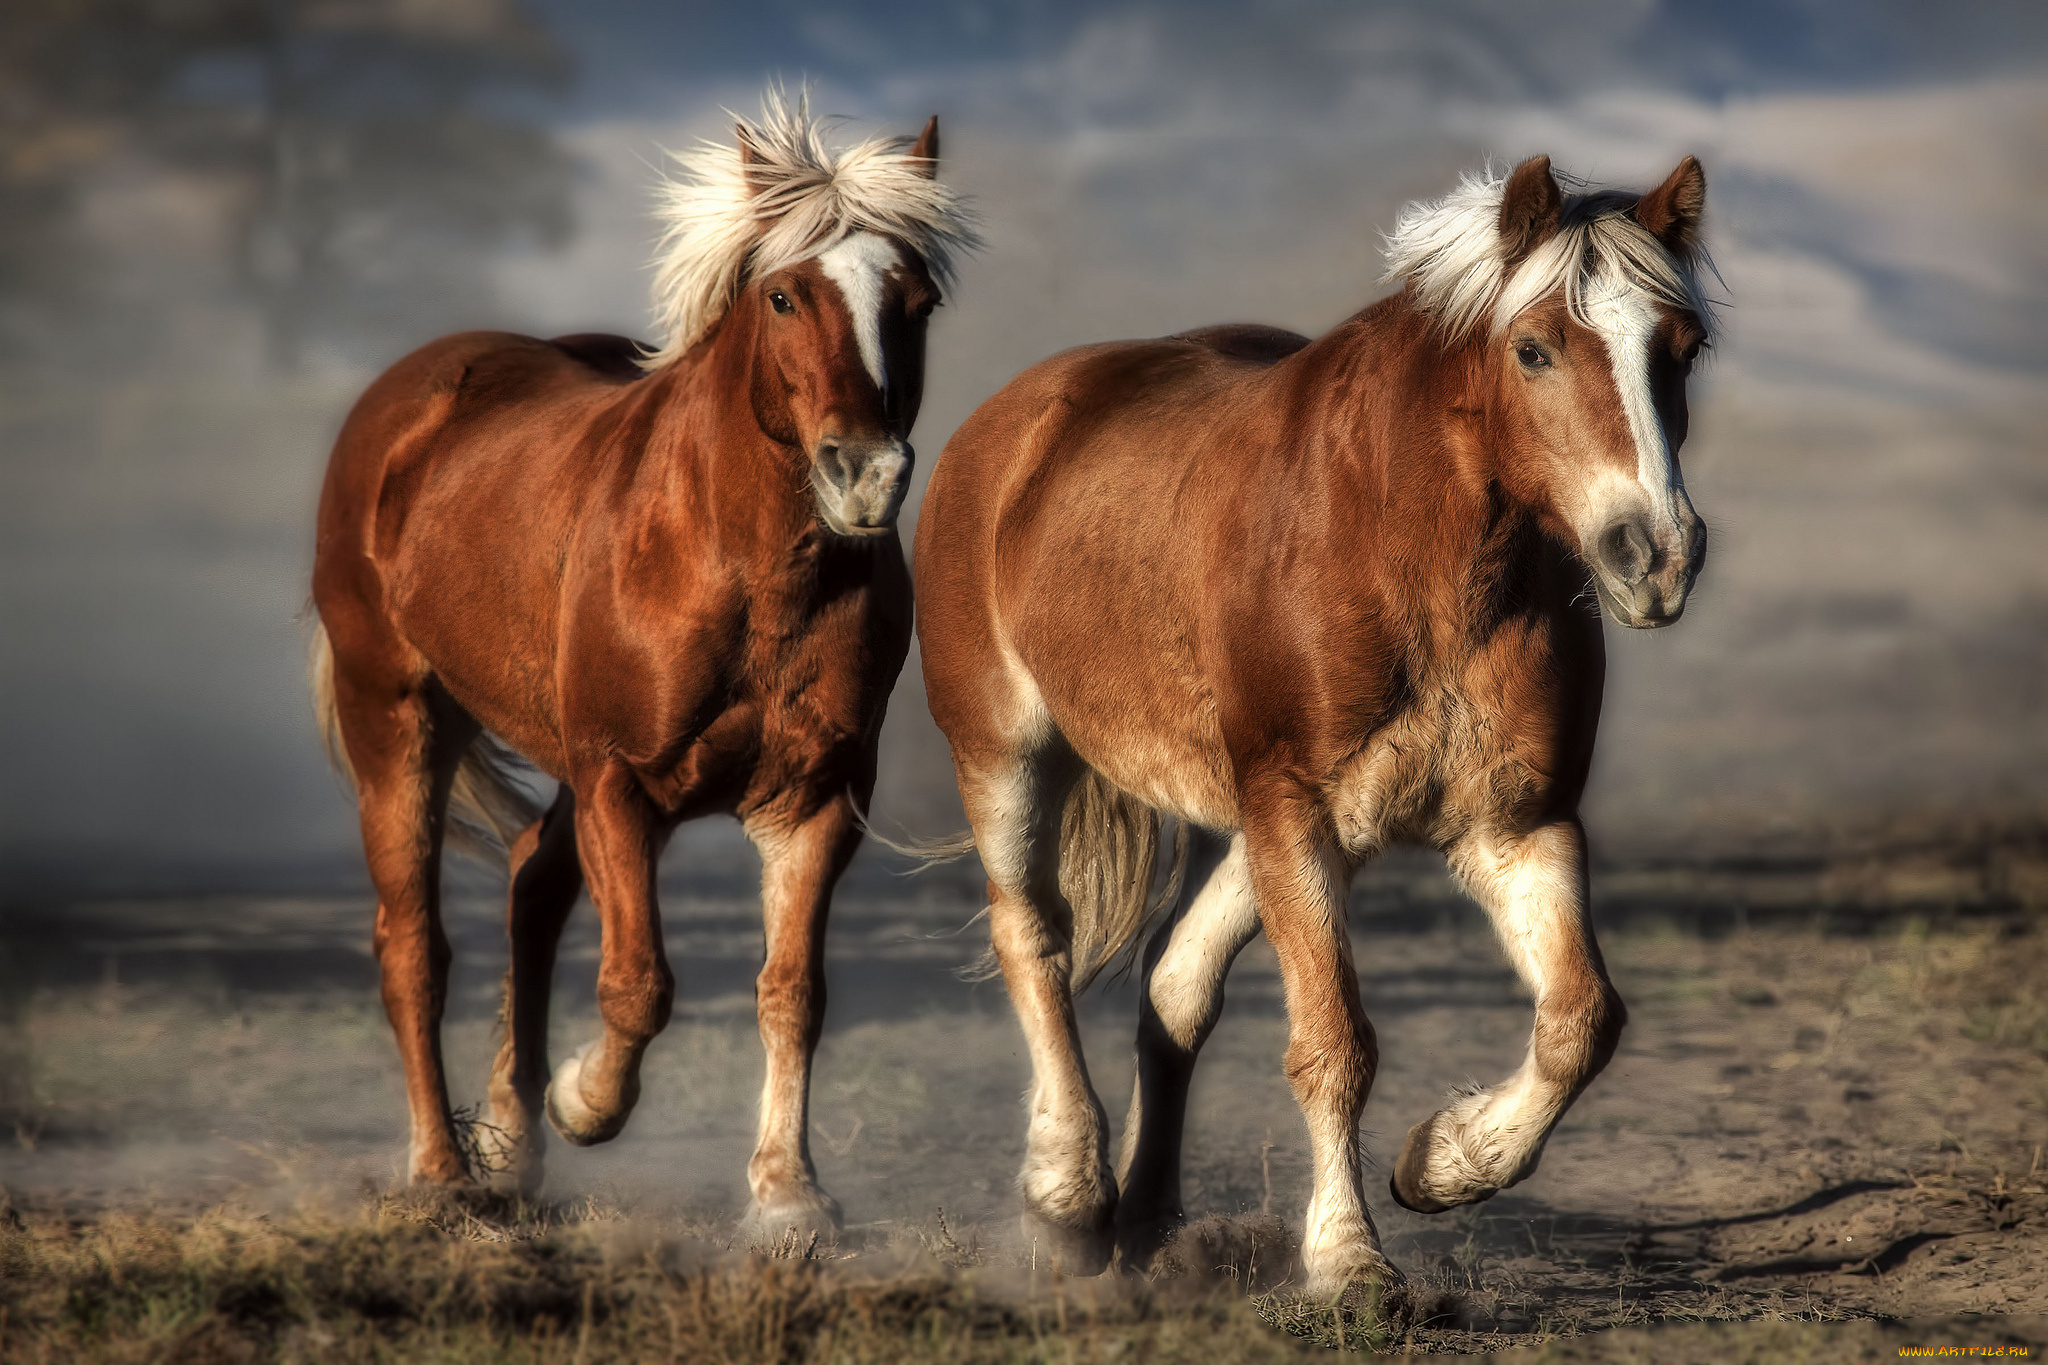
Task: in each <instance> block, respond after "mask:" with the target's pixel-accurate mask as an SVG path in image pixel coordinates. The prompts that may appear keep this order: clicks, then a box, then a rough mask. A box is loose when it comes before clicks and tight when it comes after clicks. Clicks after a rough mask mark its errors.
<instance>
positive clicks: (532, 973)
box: [486, 785, 583, 1195]
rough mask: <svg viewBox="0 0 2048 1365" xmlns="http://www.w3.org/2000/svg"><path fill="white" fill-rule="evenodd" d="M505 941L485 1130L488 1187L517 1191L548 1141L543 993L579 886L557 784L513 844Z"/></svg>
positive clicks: (537, 1169)
mask: <svg viewBox="0 0 2048 1365" xmlns="http://www.w3.org/2000/svg"><path fill="white" fill-rule="evenodd" d="M509 861H510V864H511V869H510V870H511V874H512V876H511V889H510V892H509V894H508V896H507V907H506V916H505V920H506V923H505V929H506V938H507V940H508V941H509V943H510V945H511V950H512V951H511V956H512V962H511V966H510V967H509V968H508V969H507V970H506V972H505V1003H504V1008H503V1011H502V1013H501V1015H500V1020H499V1022H500V1025H501V1027H502V1029H503V1031H504V1038H503V1041H502V1042H501V1043H500V1044H499V1047H498V1057H497V1060H496V1062H494V1063H493V1064H492V1066H491V1086H490V1098H491V1122H492V1124H493V1125H494V1126H495V1127H496V1129H497V1132H496V1133H492V1134H488V1135H487V1136H488V1137H489V1138H490V1139H491V1140H490V1142H488V1143H487V1144H486V1147H487V1153H488V1155H489V1156H490V1157H491V1159H492V1160H491V1165H492V1170H491V1171H490V1175H491V1177H492V1182H493V1183H494V1184H497V1185H500V1186H504V1187H509V1188H511V1189H514V1190H517V1191H518V1192H519V1193H521V1194H528V1195H530V1194H534V1193H536V1192H538V1191H539V1189H540V1185H541V1180H542V1176H543V1166H542V1159H543V1155H544V1154H545V1152H546V1150H547V1138H546V1135H545V1134H544V1132H543V1131H542V1124H541V1106H542V1104H543V1102H544V1101H545V1098H546V1095H547V1088H548V997H549V994H550V992H551V991H552V989H553V986H554V976H555V949H556V947H557V946H558V945H559V944H560V943H561V940H562V928H563V926H564V925H566V924H567V923H568V922H569V912H570V910H572V909H573V908H574V907H575V905H576V895H577V893H578V892H580V891H581V890H582V889H583V867H582V864H581V863H580V862H579V861H578V860H577V856H576V801H575V797H574V796H572V795H571V793H570V791H569V788H568V787H567V786H566V785H564V786H563V787H562V789H561V790H560V791H559V792H557V793H556V795H555V801H554V804H553V805H552V806H550V807H549V808H548V811H547V813H546V814H545V815H543V816H542V817H541V818H540V819H538V820H536V821H534V822H533V823H532V824H531V825H529V826H527V828H526V829H525V830H524V831H522V832H521V833H520V835H519V837H518V838H517V839H515V840H514V841H513V843H512V849H511V857H510V860H509Z"/></svg>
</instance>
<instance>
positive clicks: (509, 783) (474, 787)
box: [306, 617, 541, 863]
mask: <svg viewBox="0 0 2048 1365" xmlns="http://www.w3.org/2000/svg"><path fill="white" fill-rule="evenodd" d="M306 674H307V681H308V683H309V684H310V686H311V688H312V692H313V715H314V717H315V719H316V721H317V723H318V724H319V727H320V743H321V746H322V747H323V748H325V749H326V750H327V761H328V762H330V763H332V764H333V765H334V770H335V771H336V772H338V773H340V774H341V776H342V779H343V780H344V781H345V782H347V783H348V785H349V790H350V791H354V790H355V785H356V774H355V768H354V766H353V765H351V764H350V763H349V761H348V746H347V745H346V744H344V743H343V742H342V736H341V713H340V709H339V708H338V707H337V706H336V705H335V701H334V646H333V645H332V643H330V642H329V640H328V638H327V627H326V626H325V625H324V624H322V623H321V622H320V621H319V619H318V618H317V617H316V618H314V622H313V640H312V644H311V645H310V647H309V648H308V650H307V657H306ZM524 769H525V765H524V763H523V761H522V760H521V759H520V758H519V756H518V755H517V754H515V753H513V752H512V750H511V749H509V748H507V747H506V746H505V745H504V744H502V743H500V742H499V741H498V740H496V739H494V738H493V737H492V736H490V735H489V734H479V735H478V736H477V737H476V739H475V741H474V742H472V743H471V744H470V746H469V750H468V752H467V753H465V754H463V756H462V763H461V765H460V766H459V767H458V768H457V769H456V770H455V783H454V786H453V787H452V788H451V789H450V791H449V793H448V825H447V833H446V836H445V837H446V841H447V846H448V847H449V848H450V849H452V850H453V851H455V852H457V853H462V854H466V855H468V856H469V857H472V858H475V859H477V860H478V861H480V862H485V863H493V862H496V863H502V862H505V861H506V859H507V856H508V850H510V849H511V847H512V841H513V840H514V839H517V838H518V837H519V832H520V831H521V830H523V829H525V828H526V827H527V826H528V825H530V824H532V823H533V822H534V821H535V820H538V819H539V818H540V815H541V806H540V803H539V802H538V801H536V800H534V797H533V793H532V792H530V791H528V790H527V788H526V785H525V783H524V782H523V781H522V780H521V776H522V773H523V772H524Z"/></svg>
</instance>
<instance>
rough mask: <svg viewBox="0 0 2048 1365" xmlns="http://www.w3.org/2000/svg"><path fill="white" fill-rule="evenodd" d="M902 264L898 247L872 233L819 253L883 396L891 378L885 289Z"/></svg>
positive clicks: (854, 235) (852, 235) (853, 236)
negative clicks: (886, 366) (885, 356)
mask: <svg viewBox="0 0 2048 1365" xmlns="http://www.w3.org/2000/svg"><path fill="white" fill-rule="evenodd" d="M902 264H903V258H902V257H901V256H900V255H898V254H897V251H896V244H895V243H894V242H892V241H890V240H889V239H888V238H886V237H882V236H878V235H877V234H875V233H872V232H855V233H850V234H848V235H847V236H846V237H844V238H841V239H840V240H839V241H838V242H836V243H834V244H833V245H832V246H831V247H830V248H829V249H828V250H825V251H822V252H820V253H818V267H819V268H820V269H821V270H823V271H824V272H825V278H826V279H828V280H830V281H832V283H834V284H836V285H838V286H839V293H840V296H841V297H842V298H844V299H845V300H846V312H847V316H848V317H849V318H851V319H852V321H853V339H854V341H855V343H856V344H858V345H859V347H860V359H861V363H862V364H863V365H865V366H867V371H868V378H870V379H872V380H874V381H875V388H876V389H877V390H879V391H880V392H882V393H884V394H886V393H888V392H889V382H888V380H889V377H888V375H887V374H886V373H884V370H883V361H882V286H883V283H884V281H886V280H887V279H888V278H889V272H890V271H891V270H894V269H896V268H897V267H899V266H900V265H902Z"/></svg>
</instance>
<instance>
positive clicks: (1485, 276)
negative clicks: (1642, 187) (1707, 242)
mask: <svg viewBox="0 0 2048 1365" xmlns="http://www.w3.org/2000/svg"><path fill="white" fill-rule="evenodd" d="M1705 197H1706V177H1705V175H1704V173H1703V172H1702V171H1701V170H1700V164H1699V162H1697V161H1695V160H1693V159H1692V158H1691V157H1687V158H1686V159H1685V160H1683V161H1681V162H1680V163H1679V165H1678V169H1677V170H1675V171H1673V172H1672V173H1671V175H1670V177H1669V178H1668V179H1667V180H1665V182H1664V183H1663V184H1662V185H1659V186H1658V187H1657V188H1656V189H1654V190H1652V191H1650V192H1649V193H1648V194H1645V195H1642V196H1640V197H1638V196H1635V195H1630V194H1623V193H1616V192H1613V191H1601V192H1596V193H1590V194H1577V195H1572V196H1570V197H1569V198H1567V197H1566V196H1565V195H1564V194H1563V193H1562V191H1561V190H1560V189H1559V187H1558V183H1557V180H1556V178H1555V177H1554V176H1553V175H1552V174H1551V170H1550V160H1549V158H1547V157H1536V158H1534V159H1533V160H1530V161H1526V162H1523V163H1522V165H1520V166H1519V167H1517V168H1516V170H1515V172H1514V174H1513V175H1511V176H1509V177H1508V179H1507V180H1506V182H1505V183H1502V182H1501V181H1498V180H1470V181H1467V182H1466V184H1465V185H1464V186H1463V187H1461V189H1460V190H1459V191H1458V193H1456V194H1454V195H1452V196H1451V197H1450V198H1448V199H1445V200H1444V201H1442V202H1441V203H1439V204H1433V205H1428V206H1424V207H1422V208H1419V209H1417V210H1414V211H1411V212H1410V213H1409V214H1407V215H1405V216H1404V218H1403V221H1402V224H1401V226H1400V228H1398V229H1397V230H1396V233H1395V235H1394V237H1393V238H1392V239H1391V250H1390V253H1389V254H1390V256H1391V257H1392V259H1393V262H1394V271H1390V273H1394V272H1396V271H1397V272H1399V273H1401V274H1405V275H1408V276H1409V277H1410V279H1411V281H1412V282H1413V285H1414V288H1415V291H1416V295H1415V296H1416V297H1417V299H1418V302H1419V303H1420V304H1421V306H1422V307H1424V308H1425V309H1426V310H1428V311H1430V312H1432V313H1434V314H1436V315H1437V317H1438V320H1439V322H1440V323H1441V324H1442V325H1443V327H1444V328H1445V330H1446V331H1447V332H1448V333H1449V334H1450V335H1451V336H1453V337H1462V338H1466V346H1467V347H1468V350H1467V354H1468V355H1470V356H1471V357H1472V360H1473V365H1472V369H1471V380H1472V382H1473V384H1474V385H1475V386H1476V387H1477V388H1478V389H1479V390H1480V392H1479V393H1477V394H1474V395H1473V396H1472V397H1473V399H1474V401H1475V404H1476V405H1477V406H1479V407H1481V408H1482V409H1483V410H1484V411H1485V412H1486V414H1487V418H1488V422H1487V425H1488V427H1489V428H1490V433H1491V437H1492V439H1491V441H1490V446H1491V448H1492V450H1493V451H1494V452H1495V455H1496V458H1497V459H1498V461H1499V468H1498V475H1499V477H1500V479H1501V482H1502V484H1503V485H1504V486H1505V487H1506V488H1507V489H1508V491H1509V492H1510V494H1511V495H1513V496H1514V497H1516V498H1517V499H1518V500H1519V501H1521V502H1522V503H1523V504H1524V505H1526V506H1529V507H1532V508H1534V509H1535V510H1536V511H1537V513H1538V515H1539V517H1540V519H1541V520H1542V521H1543V523H1544V524H1545V525H1546V526H1547V527H1548V528H1549V529H1550V531H1551V533H1552V534H1553V535H1556V536H1557V537H1559V538H1560V539H1562V540H1564V541H1565V542H1566V543H1567V544H1570V545H1573V546H1574V547H1575V548H1576V549H1577V551H1578V553H1579V555H1580V557H1581V558H1582V559H1583V560H1584V561H1585V563H1586V565H1587V567H1588V569H1589V570H1590V572H1591V576H1592V579H1593V584H1594V587H1595V590H1596V592H1597V593H1598V595H1599V600H1600V602H1601V605H1602V606H1603V607H1604V608H1605V609H1606V611H1607V614H1608V615H1609V616H1611V617H1612V618H1613V619H1614V620H1616V621H1618V622H1620V623H1621V624H1622V625H1625V626H1632V627H1636V628H1639V629H1641V628H1649V627H1655V626H1666V625H1669V624H1671V623H1672V622H1673V621H1676V620H1677V619H1678V618H1679V615H1680V614H1681V613H1682V612H1683V611H1684V610H1685V600H1686V596H1687V594H1688V593H1689V592H1690V591H1691V589H1692V585H1693V580H1694V578H1695V577H1696V576H1697V575H1698V573H1699V570H1700V566H1701V564H1702V563H1703V562H1704V560H1705V557H1706V544H1707V533H1706V526H1705V523H1703V522H1702V521H1701V520H1700V518H1699V515H1698V514H1697V513H1696V512H1694V511H1693V507H1692V501H1691V499H1690V498H1688V497H1687V496H1686V491H1685V480H1684V478H1683V476H1682V475H1681V474H1680V472H1679V465H1678V450H1679V447H1680V446H1681V445H1683V444H1684V442H1685V434H1686V421H1687V413H1686V399H1685V386H1686V379H1687V376H1688V375H1690V374H1691V372H1692V367H1693V362H1694V360H1695V359H1696V358H1697V356H1698V354H1699V351H1700V348H1701V347H1702V346H1704V345H1705V344H1706V342H1707V339H1708V332H1709V330H1710V328H1711V326H1712V318H1711V315H1710V312H1709V310H1708V307H1707V304H1706V302H1705V299H1704V297H1703V295H1702V293H1701V289H1700V286H1699V282H1698V272H1699V271H1700V270H1701V269H1703V268H1706V267H1705V258H1704V257H1703V256H1702V254H1701V253H1700V249H1699V242H1698V238H1699V224H1700V215H1701V211H1702V208H1703V207H1704V203H1705Z"/></svg>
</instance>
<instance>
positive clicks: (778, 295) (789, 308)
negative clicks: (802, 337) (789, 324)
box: [768, 289, 796, 313]
mask: <svg viewBox="0 0 2048 1365" xmlns="http://www.w3.org/2000/svg"><path fill="white" fill-rule="evenodd" d="M768 302H769V303H770V304H772V305H773V306H774V308H775V311H776V312H778V313H794V312H795V311H796V305H795V304H793V303H791V302H790V301H789V295H787V294H785V293H783V292H782V291H781V290H780V289H778V290H776V291H775V292H774V293H772V294H770V295H769V296H768Z"/></svg>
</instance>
